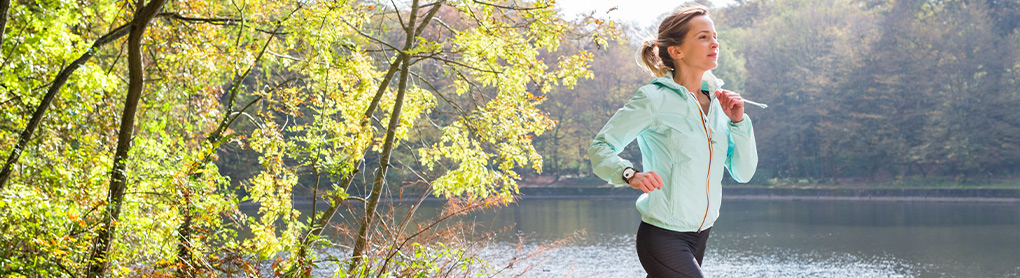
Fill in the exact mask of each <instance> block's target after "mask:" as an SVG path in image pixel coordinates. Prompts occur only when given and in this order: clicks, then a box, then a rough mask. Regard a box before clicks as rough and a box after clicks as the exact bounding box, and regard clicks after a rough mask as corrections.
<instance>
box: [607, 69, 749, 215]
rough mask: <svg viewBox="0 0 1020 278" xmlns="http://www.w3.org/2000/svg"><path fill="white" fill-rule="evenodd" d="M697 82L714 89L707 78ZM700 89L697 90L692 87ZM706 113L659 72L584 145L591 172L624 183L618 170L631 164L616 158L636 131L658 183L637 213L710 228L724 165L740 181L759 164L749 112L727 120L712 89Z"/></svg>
mask: <svg viewBox="0 0 1020 278" xmlns="http://www.w3.org/2000/svg"><path fill="white" fill-rule="evenodd" d="M702 84H703V85H702V89H703V90H708V91H710V92H715V91H716V89H717V88H711V86H709V83H708V82H702ZM698 93H699V94H700V92H698ZM709 95H710V98H711V100H712V103H711V105H709V109H708V113H707V116H705V115H704V114H702V113H701V112H700V105H698V100H697V99H696V98H695V97H694V96H693V95H692V94H691V92H689V91H687V89H686V88H685V87H683V86H680V85H679V84H677V83H676V82H674V81H673V74H672V73H669V74H666V76H664V77H660V78H657V79H655V80H654V81H652V83H651V84H649V85H645V86H643V87H641V88H640V89H638V91H637V93H636V94H635V95H634V98H632V99H631V100H630V101H628V102H627V104H626V105H624V106H623V108H621V109H620V110H619V111H617V112H616V114H615V115H613V117H612V118H611V119H609V122H608V123H606V126H605V127H603V128H602V130H601V131H599V133H598V135H597V136H595V140H594V141H592V143H591V146H589V147H588V158H589V159H591V163H592V167H593V168H594V171H595V174H596V175H598V176H599V177H600V178H602V179H604V180H606V181H608V182H609V183H610V184H613V185H615V186H628V185H627V183H626V182H625V181H624V180H623V170H624V169H625V168H627V167H633V164H632V163H631V162H630V161H627V160H624V159H622V158H620V156H619V154H620V152H621V151H623V148H624V147H626V146H627V145H628V144H630V142H631V141H634V140H635V139H637V141H638V147H639V148H640V149H641V164H642V165H643V169H637V170H639V171H642V172H648V171H655V172H656V173H658V174H659V176H661V177H662V180H663V182H664V184H663V186H662V189H661V190H653V191H651V192H649V193H645V194H642V195H641V196H640V197H638V199H637V202H636V205H637V209H638V211H640V212H641V220H642V221H644V222H646V223H648V224H651V225H655V226H657V227H660V228H663V229H668V230H673V231H678V232H693V231H703V230H705V229H708V228H711V227H712V225H713V224H714V223H715V220H716V218H718V217H719V203H720V201H721V199H722V188H721V184H720V182H721V181H722V177H723V168H726V169H728V170H729V172H730V176H732V177H733V179H735V180H736V181H737V182H741V183H745V182H747V181H748V180H750V179H751V176H753V175H754V171H755V168H756V167H757V165H758V150H757V148H756V147H755V142H754V130H753V128H752V126H751V118H749V117H748V116H747V115H746V114H745V115H744V120H743V121H740V122H739V123H735V124H734V123H731V122H730V119H729V118H728V117H727V116H726V114H725V113H724V112H723V110H722V107H721V106H719V101H718V100H717V99H716V97H715V94H714V93H712V94H709Z"/></svg>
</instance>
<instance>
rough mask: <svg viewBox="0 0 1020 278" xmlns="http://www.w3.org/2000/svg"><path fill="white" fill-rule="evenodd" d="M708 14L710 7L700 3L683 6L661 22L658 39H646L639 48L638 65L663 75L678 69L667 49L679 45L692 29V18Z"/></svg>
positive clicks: (650, 71) (660, 75) (653, 74)
mask: <svg viewBox="0 0 1020 278" xmlns="http://www.w3.org/2000/svg"><path fill="white" fill-rule="evenodd" d="M703 15H708V8H706V7H705V6H702V5H698V4H689V5H685V6H681V7H680V8H677V9H676V10H674V11H673V13H671V14H670V15H669V16H666V18H664V19H662V23H659V34H658V36H657V38H656V39H651V40H646V41H645V42H644V43H642V44H641V47H640V48H638V52H637V57H636V58H637V60H638V66H644V68H645V70H646V71H647V72H648V73H651V74H652V76H655V77H662V76H664V75H666V73H668V72H669V71H671V70H674V69H676V67H675V66H674V63H673V62H674V61H673V57H672V56H669V51H668V50H667V49H668V48H669V47H670V46H679V45H680V44H682V43H683V38H684V36H686V35H687V32H688V31H690V26H689V25H688V24H687V23H688V22H689V21H690V20H691V18H694V17H696V16H703Z"/></svg>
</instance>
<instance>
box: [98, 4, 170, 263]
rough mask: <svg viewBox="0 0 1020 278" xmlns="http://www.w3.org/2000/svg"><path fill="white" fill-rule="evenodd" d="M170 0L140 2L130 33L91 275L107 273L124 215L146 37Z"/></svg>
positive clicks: (141, 87) (142, 82) (142, 81)
mask: <svg viewBox="0 0 1020 278" xmlns="http://www.w3.org/2000/svg"><path fill="white" fill-rule="evenodd" d="M166 1H167V0H152V2H149V4H148V5H145V6H144V7H142V5H141V4H143V3H144V2H142V1H141V0H139V1H138V6H139V7H141V8H139V10H138V12H136V13H135V17H134V19H133V20H132V21H131V33H130V34H129V35H128V57H127V58H128V93H127V99H126V100H125V102H124V113H123V114H122V115H121V120H120V132H119V134H118V137H117V151H116V153H115V154H114V158H113V169H112V171H111V173H110V192H109V195H108V197H107V204H106V209H107V215H106V217H105V221H104V222H105V223H104V224H103V227H101V228H100V229H99V233H98V234H97V235H96V238H95V240H94V241H93V248H94V249H93V250H92V255H91V259H90V261H89V263H90V266H89V274H88V276H89V277H101V276H104V274H105V272H106V269H107V268H108V266H109V260H108V258H107V255H108V253H109V251H110V247H111V246H112V243H113V239H114V236H115V235H116V230H115V228H116V226H117V224H116V222H117V221H118V218H119V217H120V207H121V204H122V203H123V201H124V191H125V189H126V188H127V185H126V181H127V180H126V179H127V176H126V175H125V170H126V169H125V168H126V165H125V163H126V162H127V156H128V152H129V151H130V150H131V138H132V136H133V135H134V124H135V112H136V111H137V110H138V101H139V99H141V96H142V90H143V89H144V88H145V80H144V79H143V78H144V70H145V67H144V65H143V64H142V37H143V36H144V35H145V29H146V27H147V26H148V25H149V22H150V21H152V18H153V17H155V16H156V12H158V11H159V10H160V9H162V8H163V5H164V4H166Z"/></svg>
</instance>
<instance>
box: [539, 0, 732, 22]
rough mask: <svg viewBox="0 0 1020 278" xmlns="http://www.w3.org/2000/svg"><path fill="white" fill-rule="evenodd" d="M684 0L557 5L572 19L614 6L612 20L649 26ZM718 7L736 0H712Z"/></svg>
mask: <svg viewBox="0 0 1020 278" xmlns="http://www.w3.org/2000/svg"><path fill="white" fill-rule="evenodd" d="M686 2H688V1H683V0H623V1H621V0H556V5H557V6H559V7H560V8H561V9H562V10H561V12H562V13H563V15H564V16H565V17H566V18H568V19H570V18H573V17H574V16H575V15H577V14H579V13H585V14H587V13H589V12H591V11H592V10H594V11H595V12H596V16H599V15H607V14H606V11H609V10H610V9H612V8H614V7H615V8H617V9H616V10H614V11H612V12H609V14H608V16H609V18H610V19H612V20H616V21H619V22H633V23H637V24H639V25H638V26H649V25H655V24H658V22H656V19H658V17H659V15H660V14H663V13H666V12H670V11H672V10H673V8H676V7H677V6H679V5H681V4H683V3H686ZM712 3H713V4H714V5H715V6H716V7H724V6H728V5H732V4H734V3H736V1H734V0H712Z"/></svg>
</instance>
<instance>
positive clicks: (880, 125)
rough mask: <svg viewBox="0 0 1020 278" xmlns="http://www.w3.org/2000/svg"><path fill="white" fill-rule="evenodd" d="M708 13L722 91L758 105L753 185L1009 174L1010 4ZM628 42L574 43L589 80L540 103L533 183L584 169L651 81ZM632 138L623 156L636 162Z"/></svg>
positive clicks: (1014, 81)
mask: <svg viewBox="0 0 1020 278" xmlns="http://www.w3.org/2000/svg"><path fill="white" fill-rule="evenodd" d="M712 17H713V19H714V21H715V23H716V28H717V30H718V32H719V41H720V44H721V55H720V58H719V64H720V66H719V68H718V69H716V70H715V74H716V75H717V76H719V77H720V78H722V79H723V80H725V81H726V85H724V86H723V88H726V89H729V90H733V91H736V92H739V93H741V94H742V95H743V96H744V97H746V98H748V99H751V100H755V101H758V102H762V103H766V104H768V105H769V108H767V109H759V108H757V107H752V106H747V108H746V113H747V114H748V115H750V116H751V118H752V120H753V121H754V127H755V136H756V137H757V141H758V152H759V157H760V162H759V166H758V167H759V169H758V172H757V173H756V174H755V177H754V179H753V180H752V181H751V184H753V185H754V184H756V185H772V184H790V183H794V184H796V183H808V184H832V185H837V186H839V185H844V186H850V185H854V186H859V185H860V184H861V183H863V184H875V183H890V182H892V183H895V182H905V183H906V184H920V185H924V184H937V183H942V184H956V185H960V186H965V187H966V186H983V185H986V184H988V183H989V182H991V183H1000V184H1001V183H1004V182H1005V183H1011V182H1012V183H1015V179H1016V177H1017V174H1018V171H1020V136H1018V135H1020V118H1018V117H1017V115H1018V113H1017V111H1020V110H1018V107H1020V59H1018V57H1020V56H1018V55H1020V29H1018V28H1020V1H1015V0H1007V1H998V0H989V1H843V0H836V1H806V0H805V1H797V0H785V1H784V0H780V1H740V3H738V4H737V5H735V6H730V7H727V8H724V9H716V10H713V14H712ZM631 30H633V35H632V36H630V37H637V38H644V37H646V36H648V35H652V34H654V27H653V26H643V27H642V26H638V27H634V28H632V29H631ZM634 41H636V40H632V42H630V44H624V45H613V46H612V47H609V48H608V49H599V50H596V48H597V46H595V45H586V46H576V47H580V48H582V49H589V51H591V52H592V53H594V54H595V58H594V59H595V60H594V61H593V63H592V70H593V71H594V76H595V78H594V79H592V80H583V81H581V82H579V83H578V86H577V87H576V88H574V89H572V90H569V89H562V91H561V92H558V93H556V94H555V95H550V101H548V102H546V103H544V104H543V105H544V106H543V107H545V108H546V111H548V112H549V113H550V116H551V117H552V118H553V119H554V120H556V121H558V123H559V124H558V125H557V126H556V128H555V129H553V130H552V131H550V132H549V133H548V134H547V135H544V136H540V137H538V138H537V139H536V145H537V146H539V152H540V153H541V154H542V155H543V156H544V157H545V164H546V166H545V167H544V169H545V172H543V174H544V175H546V178H545V179H542V180H541V181H535V183H537V184H543V183H548V182H550V181H552V180H555V179H560V180H562V179H561V178H562V177H578V176H581V177H585V176H588V177H590V176H591V167H590V164H589V162H588V161H587V160H586V158H585V157H584V156H585V155H586V154H587V153H586V152H585V149H586V148H587V146H588V144H589V143H590V141H591V139H592V138H593V137H594V135H595V133H596V132H598V130H599V129H600V128H601V127H602V124H604V123H605V121H607V120H608V119H609V117H611V116H612V113H613V112H615V111H616V109H619V108H620V107H621V106H623V103H624V102H626V100H627V99H628V98H629V97H630V96H631V95H632V94H633V92H634V90H636V89H637V88H638V87H639V86H641V85H643V84H647V82H649V81H650V80H651V77H650V76H649V75H647V74H644V73H643V72H641V68H639V67H638V66H637V65H636V64H635V62H634V50H635V49H636V48H637V47H636V46H634V44H635V43H636V42H634ZM636 146H637V145H636V144H632V145H631V146H630V147H628V150H627V151H625V152H624V154H623V156H624V157H628V158H630V159H632V160H634V161H640V154H639V153H638V152H637V147H636Z"/></svg>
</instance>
